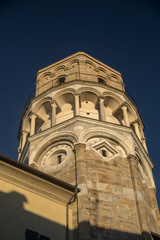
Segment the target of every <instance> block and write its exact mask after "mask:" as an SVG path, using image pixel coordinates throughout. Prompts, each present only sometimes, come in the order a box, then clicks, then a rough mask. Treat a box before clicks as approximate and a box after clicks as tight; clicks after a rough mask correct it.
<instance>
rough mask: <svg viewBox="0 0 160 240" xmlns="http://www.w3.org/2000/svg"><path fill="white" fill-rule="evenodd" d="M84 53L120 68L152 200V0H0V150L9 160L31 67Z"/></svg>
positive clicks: (156, 63)
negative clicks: (138, 128)
mask: <svg viewBox="0 0 160 240" xmlns="http://www.w3.org/2000/svg"><path fill="white" fill-rule="evenodd" d="M77 51H84V52H86V53H88V54H90V55H92V56H93V57H95V58H97V59H98V60H100V61H102V62H104V63H105V64H107V65H108V66H110V67H112V68H114V69H116V70H118V71H119V72H121V73H122V76H123V79H124V83H125V86H126V88H127V89H128V90H129V92H130V93H131V95H132V96H133V97H134V99H135V100H136V103H137V105H138V107H139V111H140V113H141V116H142V119H143V121H144V124H145V126H146V128H145V136H146V138H147V146H148V150H149V153H150V156H151V159H152V161H153V162H154V164H155V168H154V170H153V172H154V179H155V182H156V186H157V195H158V202H159V205H160V178H159V174H160V159H159V149H160V141H159V135H160V107H159V103H160V90H159V88H160V84H159V82H160V77H159V70H160V1H159V0H129V1H128V0H121V1H119V0H112V1H109V0H105V1H87V0H86V1H83V0H81V1H59V2H57V1H51V0H45V1H41V0H39V1H36V0H32V1H29V0H28V1H25V0H24V1H16V0H13V1H9V0H3V1H2V0H1V2H0V76H1V92H0V109H1V115H0V116H1V117H0V136H1V138H0V152H1V153H2V154H5V155H7V156H9V157H11V158H14V159H17V147H18V141H17V133H18V127H19V121H20V118H21V114H22V112H23V107H24V105H25V103H26V101H27V98H28V96H29V93H30V92H31V91H32V90H33V89H34V87H35V77H36V72H37V71H38V70H39V69H40V68H43V67H45V66H47V65H49V64H51V63H54V62H55V61H57V60H60V59H62V58H64V57H67V56H68V55H70V54H73V53H75V52H77Z"/></svg>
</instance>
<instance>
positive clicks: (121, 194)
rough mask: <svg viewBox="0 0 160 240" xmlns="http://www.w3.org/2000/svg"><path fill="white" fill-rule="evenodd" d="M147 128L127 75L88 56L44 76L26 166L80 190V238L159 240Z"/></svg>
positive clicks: (22, 156)
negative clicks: (128, 91) (129, 92)
mask: <svg viewBox="0 0 160 240" xmlns="http://www.w3.org/2000/svg"><path fill="white" fill-rule="evenodd" d="M143 130H144V124H143V121H142V119H141V117H140V114H139V111H138V109H137V106H136V105H135V103H134V102H133V101H132V100H131V99H130V98H129V97H128V95H127V94H126V93H125V88H124V84H123V79H122V76H121V74H120V73H119V72H117V71H116V70H114V69H112V68H110V67H108V66H107V65H105V64H103V63H102V62H100V61H98V60H96V59H95V58H93V57H91V56H89V55H88V54H86V53H83V52H78V53H75V54H73V55H71V56H69V57H67V58H65V59H63V60H61V61H59V62H56V63H54V64H52V65H50V66H47V67H45V68H43V69H41V70H39V71H38V73H37V79H36V93H35V97H34V98H33V99H32V100H31V102H30V103H29V105H28V107H27V109H26V110H25V112H24V114H23V116H22V118H21V124H20V129H19V140H20V145H19V148H18V151H19V161H20V162H22V163H24V164H27V165H30V166H32V167H34V168H37V169H39V170H40V171H44V172H46V173H48V174H51V175H53V176H54V177H57V178H59V179H62V180H64V181H66V182H68V183H70V184H73V185H77V186H78V187H79V188H80V189H81V192H80V193H79V194H78V198H77V200H76V204H75V206H74V209H73V233H74V234H73V239H82V240H85V239H108V240H113V239H118V240H119V239H122V240H123V239H124V240H125V239H159V238H157V237H158V236H159V235H158V234H160V215H159V210H158V205H157V200H156V192H155V184H154V179H153V176H152V168H153V163H152V161H151V159H150V157H149V155H148V151H147V147H146V141H145V137H144V133H143Z"/></svg>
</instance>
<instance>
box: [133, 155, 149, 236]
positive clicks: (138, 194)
mask: <svg viewBox="0 0 160 240" xmlns="http://www.w3.org/2000/svg"><path fill="white" fill-rule="evenodd" d="M128 160H129V167H130V173H131V179H132V184H133V190H134V195H135V203H136V207H137V214H138V219H139V226H140V230H141V234H142V239H143V240H151V236H150V229H149V226H148V222H147V216H146V211H145V206H144V205H145V200H144V198H143V189H142V182H141V179H140V175H139V168H138V159H137V157H136V156H134V155H132V154H130V155H129V156H128Z"/></svg>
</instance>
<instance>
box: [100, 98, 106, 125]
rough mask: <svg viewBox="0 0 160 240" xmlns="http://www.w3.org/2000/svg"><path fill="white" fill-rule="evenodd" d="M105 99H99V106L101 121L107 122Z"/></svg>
mask: <svg viewBox="0 0 160 240" xmlns="http://www.w3.org/2000/svg"><path fill="white" fill-rule="evenodd" d="M104 100H105V99H104V98H99V106H100V118H101V119H100V120H102V121H106V114H105V107H104Z"/></svg>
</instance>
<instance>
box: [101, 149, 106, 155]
mask: <svg viewBox="0 0 160 240" xmlns="http://www.w3.org/2000/svg"><path fill="white" fill-rule="evenodd" d="M102 156H103V157H107V151H106V150H104V149H102Z"/></svg>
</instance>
